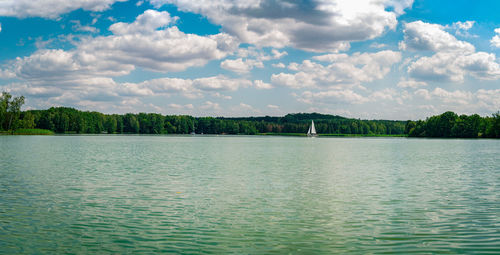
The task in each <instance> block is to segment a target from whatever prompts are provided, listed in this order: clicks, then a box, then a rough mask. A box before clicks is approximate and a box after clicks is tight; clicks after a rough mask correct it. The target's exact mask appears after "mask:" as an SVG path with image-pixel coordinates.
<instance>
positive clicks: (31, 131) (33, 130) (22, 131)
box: [12, 128, 54, 135]
mask: <svg viewBox="0 0 500 255" xmlns="http://www.w3.org/2000/svg"><path fill="white" fill-rule="evenodd" d="M12 134H13V135H53V134H54V132H52V131H50V130H47V129H37V128H30V129H28V128H23V129H18V130H15V131H14V132H13V133H12Z"/></svg>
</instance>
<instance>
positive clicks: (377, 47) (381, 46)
mask: <svg viewBox="0 0 500 255" xmlns="http://www.w3.org/2000/svg"><path fill="white" fill-rule="evenodd" d="M385 47H387V44H384V43H376V42H374V43H372V44H370V48H375V49H381V48H385Z"/></svg>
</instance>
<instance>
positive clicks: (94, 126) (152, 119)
mask: <svg viewBox="0 0 500 255" xmlns="http://www.w3.org/2000/svg"><path fill="white" fill-rule="evenodd" d="M23 104H24V97H22V96H21V97H15V98H13V97H12V96H11V95H10V94H9V93H6V92H3V93H2V96H1V97H0V130H16V129H19V128H27V129H30V128H38V129H47V130H51V131H53V132H56V133H76V134H101V133H108V134H189V133H193V132H195V133H197V134H200V133H203V134H245V135H254V134H258V133H276V134H282V133H300V134H305V133H306V132H307V130H308V128H309V125H310V123H311V120H314V122H315V126H316V131H317V132H318V133H319V134H356V135H358V134H359V135H408V136H410V137H464V138H477V137H491V138H500V113H495V114H493V116H491V117H481V116H479V115H477V114H473V115H470V116H467V115H460V116H458V115H457V114H455V113H453V112H445V113H443V114H441V115H436V116H432V117H430V118H427V119H426V120H419V121H411V120H408V121H393V120H361V119H352V118H345V117H341V116H336V115H328V114H319V113H295V114H287V115H285V116H283V117H271V116H264V117H242V118H224V117H192V116H187V115H166V116H165V115H161V114H157V113H137V114H134V113H127V114H103V113H100V112H95V111H94V112H90V111H80V110H77V109H74V108H68V107H52V108H50V109H47V110H27V111H21V106H22V105H23Z"/></svg>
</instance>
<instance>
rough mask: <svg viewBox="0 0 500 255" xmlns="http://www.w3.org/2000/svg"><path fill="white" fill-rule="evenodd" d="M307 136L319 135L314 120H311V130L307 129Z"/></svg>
mask: <svg viewBox="0 0 500 255" xmlns="http://www.w3.org/2000/svg"><path fill="white" fill-rule="evenodd" d="M307 136H308V137H315V136H317V134H316V128H315V127H314V121H312V122H311V126H309V130H307Z"/></svg>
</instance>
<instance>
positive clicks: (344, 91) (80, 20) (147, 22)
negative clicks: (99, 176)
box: [0, 0, 500, 120]
mask: <svg viewBox="0 0 500 255" xmlns="http://www.w3.org/2000/svg"><path fill="white" fill-rule="evenodd" d="M201 2H203V3H201ZM498 10H500V1H495V0H491V1H485V0H483V1H465V0H455V1H448V0H443V1H431V0H305V1H291V0H271V1H264V0H249V1H230V0H210V1H190V0H144V1H126V0H74V1H66V0H40V1H31V0H2V1H0V90H1V91H9V92H11V93H12V94H14V95H24V96H25V97H26V99H27V100H26V105H25V109H45V108H49V107H52V106H68V107H75V108H78V109H81V110H95V111H101V112H104V113H126V112H158V113H162V114H190V115H194V116H261V115H284V114H287V113H292V112H313V111H315V112H320V113H329V114H338V115H343V116H347V117H354V118H368V119H401V120H406V119H421V118H425V117H428V116H430V115H434V114H440V113H442V112H444V111H448V110H451V111H455V112H457V113H459V114H472V113H479V114H481V115H483V116H485V115H491V114H492V113H494V112H497V111H499V110H500V59H499V58H498V55H499V54H500V16H499V15H498V14H497V11H498Z"/></svg>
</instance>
